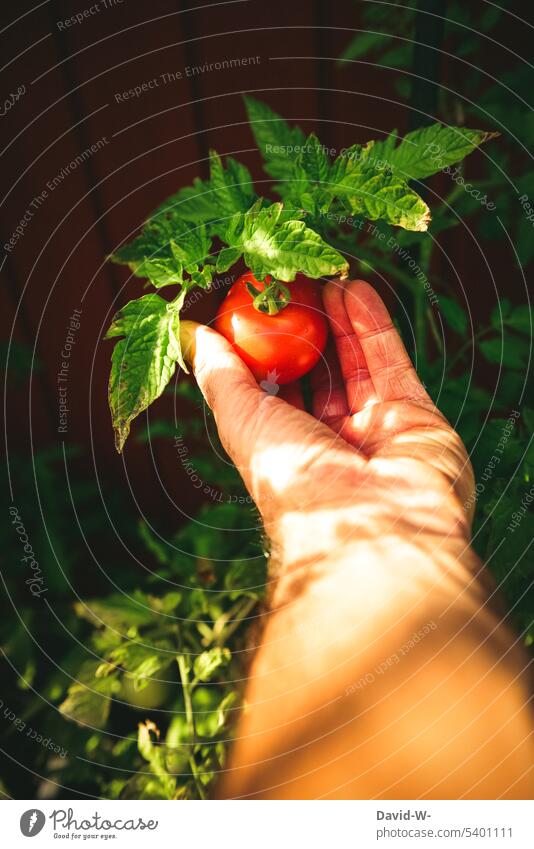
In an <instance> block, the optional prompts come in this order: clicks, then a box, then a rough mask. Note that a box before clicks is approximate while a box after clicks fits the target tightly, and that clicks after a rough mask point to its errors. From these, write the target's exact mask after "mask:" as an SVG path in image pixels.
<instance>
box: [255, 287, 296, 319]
mask: <svg viewBox="0 0 534 849" xmlns="http://www.w3.org/2000/svg"><path fill="white" fill-rule="evenodd" d="M246 285H247V291H248V293H249V295H250V297H251V298H252V306H253V307H254V309H256V310H258V312H262V313H267V315H276V314H277V313H279V312H280V310H283V309H284V307H287V305H288V304H289V302H290V300H291V295H290V293H289V289H288V288H287V286H284V284H283V283H280V281H279V280H271V281H270V282H269V283H267V284H265V286H264V288H263V289H261V290H260V289H256V287H255V286H253V285H252V283H247V284H246Z"/></svg>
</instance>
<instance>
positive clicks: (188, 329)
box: [180, 321, 200, 365]
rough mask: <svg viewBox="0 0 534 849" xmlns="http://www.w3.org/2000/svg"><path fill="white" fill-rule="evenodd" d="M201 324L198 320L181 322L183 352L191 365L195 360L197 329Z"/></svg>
mask: <svg viewBox="0 0 534 849" xmlns="http://www.w3.org/2000/svg"><path fill="white" fill-rule="evenodd" d="M199 326H200V325H199V324H198V322H196V321H182V322H180V345H181V348H182V354H183V357H184V359H185V360H186V361H187V362H188V363H189V364H190V365H193V360H194V358H195V342H196V339H195V335H196V329H197V327H199Z"/></svg>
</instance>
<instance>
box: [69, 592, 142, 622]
mask: <svg viewBox="0 0 534 849" xmlns="http://www.w3.org/2000/svg"><path fill="white" fill-rule="evenodd" d="M74 610H75V611H76V615H77V616H79V617H80V618H82V619H87V620H88V621H89V622H91V624H93V625H96V627H97V628H102V627H104V626H106V627H107V628H112V629H117V630H119V631H124V630H127V629H128V628H132V627H133V628H138V627H140V626H141V625H148V624H149V623H150V622H153V621H154V611H153V608H152V605H151V599H150V596H148V595H146V594H145V593H143V592H141V590H134V591H133V592H132V593H131V594H130V595H123V594H122V593H116V594H113V595H110V596H108V597H107V598H102V599H100V598H96V599H91V600H88V601H77V602H76V604H75V605H74Z"/></svg>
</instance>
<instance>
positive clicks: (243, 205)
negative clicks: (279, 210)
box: [210, 150, 256, 220]
mask: <svg viewBox="0 0 534 849" xmlns="http://www.w3.org/2000/svg"><path fill="white" fill-rule="evenodd" d="M210 186H211V190H212V202H213V205H214V207H215V210H216V212H217V219H218V220H219V219H221V218H223V219H224V218H226V217H227V216H228V215H232V214H233V213H234V212H244V211H245V210H247V209H249V207H250V206H251V204H252V203H254V200H255V198H256V193H255V192H254V189H253V182H252V177H251V176H250V172H249V170H248V169H247V168H245V166H244V165H242V164H241V163H240V162H237V161H236V160H235V159H232V158H231V157H228V159H227V160H226V168H225V167H224V165H223V163H222V160H221V157H220V156H219V154H218V153H217V152H216V151H214V150H211V151H210ZM214 217H215V216H214Z"/></svg>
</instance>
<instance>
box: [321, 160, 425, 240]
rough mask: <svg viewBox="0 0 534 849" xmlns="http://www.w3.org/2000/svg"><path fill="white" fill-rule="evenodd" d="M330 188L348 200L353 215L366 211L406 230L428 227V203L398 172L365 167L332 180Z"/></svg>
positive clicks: (331, 191)
mask: <svg viewBox="0 0 534 849" xmlns="http://www.w3.org/2000/svg"><path fill="white" fill-rule="evenodd" d="M328 191H329V192H330V193H331V194H333V195H336V196H337V197H339V198H341V199H342V200H344V201H345V202H346V203H348V204H349V206H350V210H351V212H352V213H353V214H363V215H365V216H367V218H369V219H370V220H371V221H374V220H377V219H382V220H383V221H386V222H387V223H388V224H394V225H396V226H397V227H404V229H405V230H415V231H424V230H427V229H428V225H429V222H430V210H429V208H428V206H427V205H426V203H425V202H424V200H423V199H422V198H420V197H419V195H418V194H417V193H416V192H414V191H413V189H411V188H410V187H409V185H408V183H407V182H406V181H405V180H403V179H402V178H401V177H399V176H398V175H397V174H391V173H390V172H388V171H386V170H380V171H373V170H371V169H370V168H368V167H367V166H365V167H362V168H357V169H355V170H352V171H350V172H348V173H346V174H345V176H344V177H343V178H342V179H341V180H339V181H338V182H336V183H333V182H331V183H329V185H328Z"/></svg>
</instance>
